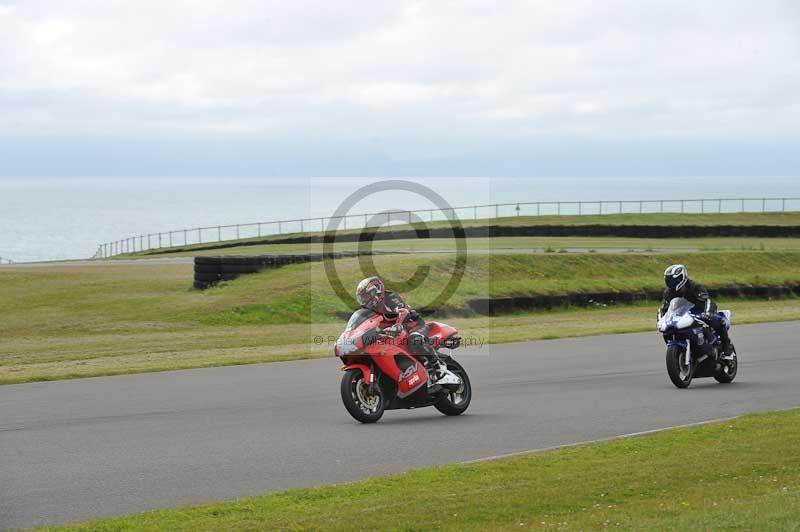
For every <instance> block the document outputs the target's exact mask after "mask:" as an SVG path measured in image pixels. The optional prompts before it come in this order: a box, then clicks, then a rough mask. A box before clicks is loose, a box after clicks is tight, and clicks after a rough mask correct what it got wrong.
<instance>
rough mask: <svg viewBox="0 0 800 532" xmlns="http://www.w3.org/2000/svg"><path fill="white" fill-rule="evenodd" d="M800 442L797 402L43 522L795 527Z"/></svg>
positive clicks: (150, 527)
mask: <svg viewBox="0 0 800 532" xmlns="http://www.w3.org/2000/svg"><path fill="white" fill-rule="evenodd" d="M676 422H679V420H676ZM799 439H800V410H797V409H795V410H789V411H784V412H775V413H767V414H759V415H751V416H746V417H742V418H738V419H734V420H728V421H722V422H719V423H714V424H710V425H705V426H701V427H693V428H686V429H674V430H668V431H663V432H659V433H656V434H651V435H647V436H639V437H632V438H625V439H620V440H615V441H609V442H602V443H594V444H587V445H580V446H575V447H567V448H563V449H558V450H554V451H548V452H541V453H532V454H526V455H521V456H517V457H513V458H506V459H501V460H494V461H487V462H481V463H474V464H467V465H448V466H441V467H435V468H427V469H420V470H416V471H412V472H409V473H405V474H401V475H395V476H391V477H383V478H374V479H369V480H364V481H360V482H355V483H352V484H343V485H339V486H332V487H323V488H312V489H300V490H292V491H287V492H283V493H276V494H270V495H264V496H260V497H253V498H248V499H242V500H239V501H235V502H229V503H216V504H207V505H203V506H194V507H188V508H179V509H171V510H157V511H152V512H146V513H143V514H138V515H133V516H128V517H119V518H112V519H104V520H99V521H91V522H87V523H83V524H77V525H72V526H65V527H46V528H43V529H41V530H52V531H57V530H58V531H64V532H67V531H81V530H87V531H88V530H91V531H115V532H117V531H119V532H122V531H128V530H137V531H152V532H155V531H167V530H169V531H184V530H185V531H192V532H195V531H212V530H236V531H244V530H342V531H345V530H420V531H421V530H458V531H462V530H600V529H607V528H610V529H615V530H687V531H689V530H712V529H726V530H759V531H761V530H797V529H798V523H800V452H798V451H797V448H796V447H797V441H798V440H799Z"/></svg>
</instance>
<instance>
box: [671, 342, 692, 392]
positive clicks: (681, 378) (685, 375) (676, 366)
mask: <svg viewBox="0 0 800 532" xmlns="http://www.w3.org/2000/svg"><path fill="white" fill-rule="evenodd" d="M685 354H686V351H685V350H684V349H681V347H680V346H677V345H671V346H669V347H667V375H669V380H671V381H672V384H674V385H675V386H676V387H677V388H688V387H689V385H690V384H691V383H692V377H694V359H692V360H691V361H690V362H689V368H688V370H687V369H686V368H685V366H683V364H682V363H681V359H682V358H683V357H684V356H685Z"/></svg>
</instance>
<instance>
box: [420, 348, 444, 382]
mask: <svg viewBox="0 0 800 532" xmlns="http://www.w3.org/2000/svg"><path fill="white" fill-rule="evenodd" d="M424 360H425V366H426V367H427V369H428V374H429V375H430V379H431V383H435V382H436V381H438V380H439V379H441V378H442V377H444V374H445V373H446V372H447V365H446V364H445V363H444V362H442V360H441V359H440V358H439V355H438V354H436V350H435V349H434V348H433V347H431V346H429V345H426V346H425V357H424Z"/></svg>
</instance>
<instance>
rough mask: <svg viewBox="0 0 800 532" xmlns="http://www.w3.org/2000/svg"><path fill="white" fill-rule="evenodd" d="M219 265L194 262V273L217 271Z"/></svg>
mask: <svg viewBox="0 0 800 532" xmlns="http://www.w3.org/2000/svg"><path fill="white" fill-rule="evenodd" d="M220 271H221V267H220V265H219V264H195V265H194V273H219V272H220Z"/></svg>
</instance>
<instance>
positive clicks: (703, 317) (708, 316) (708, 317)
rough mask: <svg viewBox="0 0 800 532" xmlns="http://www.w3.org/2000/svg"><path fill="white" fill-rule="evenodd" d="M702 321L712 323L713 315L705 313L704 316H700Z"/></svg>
mask: <svg viewBox="0 0 800 532" xmlns="http://www.w3.org/2000/svg"><path fill="white" fill-rule="evenodd" d="M700 319H701V320H703V321H711V314H709V313H708V312H703V313H702V314H700Z"/></svg>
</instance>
